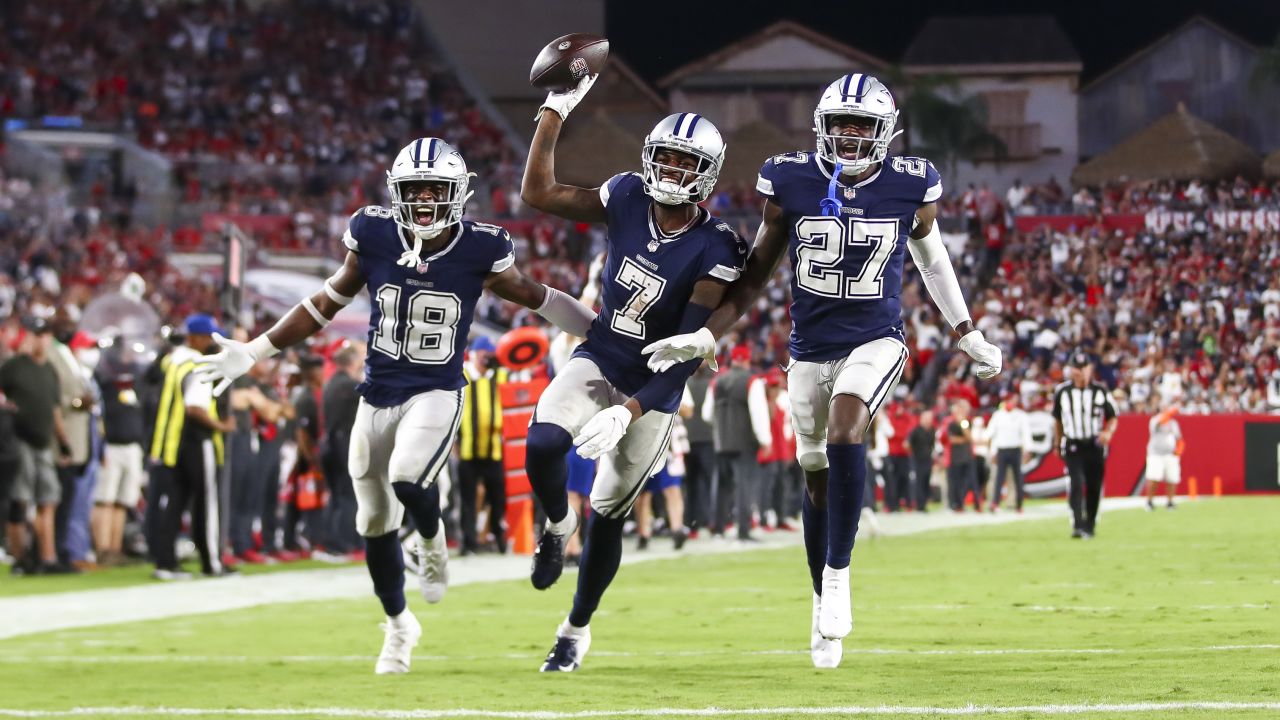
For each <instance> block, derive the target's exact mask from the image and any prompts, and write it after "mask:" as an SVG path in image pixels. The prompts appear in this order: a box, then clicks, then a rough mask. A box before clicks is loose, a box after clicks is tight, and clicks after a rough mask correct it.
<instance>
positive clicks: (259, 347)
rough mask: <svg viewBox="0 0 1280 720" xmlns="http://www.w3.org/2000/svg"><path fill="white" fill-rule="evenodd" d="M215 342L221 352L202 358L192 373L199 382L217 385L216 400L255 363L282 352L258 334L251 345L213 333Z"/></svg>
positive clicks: (265, 337) (214, 392)
mask: <svg viewBox="0 0 1280 720" xmlns="http://www.w3.org/2000/svg"><path fill="white" fill-rule="evenodd" d="M213 341H214V342H216V343H218V344H219V345H221V346H222V351H221V352H219V353H215V354H213V355H205V356H203V357H201V358H200V359H199V360H197V361H196V368H195V370H192V372H193V373H195V376H196V379H197V380H201V381H204V382H215V381H216V382H217V383H218V384H217V386H216V387H214V388H213V396H214V397H219V396H221V395H222V393H224V392H226V390H227V388H229V387H231V383H233V382H235V379H236V378H238V377H240V376H241V375H244V374H245V373H247V372H249V368H251V367H253V364H254V363H256V362H258V361H259V360H261V359H263V358H268V357H271V356H272V355H275V354H276V353H278V352H280V350H279V349H277V348H276V347H275V346H274V345H272V344H271V341H270V340H268V339H267V336H266V335H265V334H263V335H259V336H258V337H256V338H254V339H253V340H252V341H250V342H247V343H242V342H240V341H238V340H231V339H229V338H225V337H223V336H221V335H219V334H217V333H214V335H213Z"/></svg>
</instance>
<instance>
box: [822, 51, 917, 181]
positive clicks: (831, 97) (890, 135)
mask: <svg viewBox="0 0 1280 720" xmlns="http://www.w3.org/2000/svg"><path fill="white" fill-rule="evenodd" d="M838 115H854V116H859V117H867V118H871V119H873V120H874V121H875V127H874V129H873V131H872V133H871V135H870V136H869V137H853V136H847V135H832V134H831V126H830V123H831V118H833V117H835V116H838ZM897 124H898V107H897V105H895V104H894V102H893V95H892V94H891V93H890V92H889V88H887V87H885V85H884V83H882V82H880V81H879V80H877V79H876V78H874V77H871V76H870V75H863V74H862V73H854V74H852V75H845V76H844V77H842V78H840V79H839V80H836V81H835V82H833V83H831V84H830V85H828V86H827V89H826V91H825V92H823V93H822V98H821V99H820V100H818V107H817V108H816V109H815V110H814V111H813V131H814V132H815V133H817V135H818V157H821V158H822V159H823V160H826V161H827V162H829V163H831V164H832V165H833V166H835V165H838V166H839V167H840V172H841V174H843V175H857V174H858V173H860V172H862V171H864V170H866V169H867V168H869V167H871V166H872V165H874V164H876V163H878V162H884V159H885V156H886V155H888V154H889V143H891V142H893V139H894V138H895V137H897V136H898V134H899V133H901V132H902V131H901V130H898V131H897V132H895V131H894V127H895V126H896V125H897ZM849 142H853V143H856V147H855V148H853V151H854V155H855V157H843V156H841V154H840V144H841V143H849ZM846 152H848V151H846Z"/></svg>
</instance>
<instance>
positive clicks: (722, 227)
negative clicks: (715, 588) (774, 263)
mask: <svg viewBox="0 0 1280 720" xmlns="http://www.w3.org/2000/svg"><path fill="white" fill-rule="evenodd" d="M717 229H718V230H719V231H720V233H721V235H722V236H723V237H722V238H720V242H717V243H715V245H713V246H711V247H709V248H708V250H707V252H705V253H703V255H702V268H701V273H700V275H699V277H711V278H715V279H716V280H720V281H722V282H727V283H731V282H733V281H735V280H737V279H738V278H739V277H740V276H741V275H742V268H744V267H746V265H747V255H748V254H749V253H750V251H751V248H749V247H748V246H747V241H746V240H744V239H743V238H742V236H741V235H739V234H738V233H736V232H734V231H733V229H732V228H730V227H729V225H728V224H727V223H720V224H719V225H718V226H717ZM697 329H698V328H694V329H693V330H697ZM693 330H689V331H686V332H693Z"/></svg>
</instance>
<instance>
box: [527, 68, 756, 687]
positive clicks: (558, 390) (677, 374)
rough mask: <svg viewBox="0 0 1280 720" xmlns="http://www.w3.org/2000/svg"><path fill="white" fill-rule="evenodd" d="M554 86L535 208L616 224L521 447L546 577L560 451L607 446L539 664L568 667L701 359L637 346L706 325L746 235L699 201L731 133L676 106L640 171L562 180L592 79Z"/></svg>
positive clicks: (552, 576)
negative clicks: (567, 87)
mask: <svg viewBox="0 0 1280 720" xmlns="http://www.w3.org/2000/svg"><path fill="white" fill-rule="evenodd" d="M594 79H595V78H594V76H592V77H588V78H584V79H583V81H582V84H580V85H579V86H578V87H577V88H576V89H574V90H572V91H570V92H568V93H563V94H555V93H553V94H551V95H550V96H548V98H547V102H546V103H545V104H544V105H543V106H542V107H541V108H540V109H539V115H540V119H539V121H538V129H537V132H536V133H535V134H534V137H533V145H532V147H531V148H530V150H529V162H528V165H527V166H526V167H525V173H524V182H523V185H522V187H521V195H522V197H523V198H524V200H525V202H526V203H528V204H529V205H531V206H533V207H535V208H538V209H540V210H543V211H546V212H549V213H553V214H556V215H560V216H561V217H566V218H569V219H572V220H578V221H582V222H602V223H606V224H607V225H608V231H609V232H608V238H609V239H608V257H607V259H606V261H605V266H604V271H603V272H602V273H601V277H600V281H601V291H600V297H601V310H600V315H599V316H598V317H597V318H596V321H595V322H594V323H592V325H591V330H590V331H589V332H588V333H587V334H586V338H587V339H586V341H585V342H584V343H582V345H580V346H578V349H577V350H576V351H575V352H574V354H573V357H572V358H571V359H570V360H569V362H568V363H566V365H565V367H564V369H563V370H562V371H560V373H559V374H557V375H556V377H555V379H554V380H552V382H551V385H550V386H549V387H548V388H547V390H546V391H545V392H544V393H543V394H542V397H541V398H540V399H539V400H538V405H537V408H535V410H534V414H533V420H532V422H531V423H530V425H529V438H528V442H527V444H526V446H525V458H526V466H527V469H528V475H529V481H530V484H531V485H532V486H533V491H534V493H535V494H536V495H537V496H538V499H539V501H541V503H542V507H543V509H544V510H545V511H546V514H547V524H546V528H545V530H544V531H543V533H542V537H541V538H540V539H539V540H538V546H537V548H536V550H535V553H534V561H533V571H532V574H531V575H532V577H531V579H532V581H533V586H534V587H536V588H538V589H539V590H543V589H546V588H548V587H550V586H551V584H552V583H554V582H555V581H556V579H557V578H559V576H560V572H561V570H562V569H563V566H564V545H565V538H566V537H567V536H568V535H570V534H572V533H573V531H574V530H575V529H576V528H577V523H578V519H577V517H576V516H575V515H574V513H573V511H572V510H570V509H569V500H568V494H567V493H566V491H565V482H566V479H567V471H566V468H565V454H566V452H567V451H568V450H569V448H570V447H571V446H572V445H577V446H578V454H579V455H582V456H583V457H587V458H592V459H594V458H600V465H599V470H598V472H597V474H596V479H595V483H594V484H593V486H592V488H591V507H592V510H593V513H592V516H591V522H590V524H589V525H588V527H587V533H586V541H585V542H584V543H583V550H582V559H581V562H580V564H579V571H578V591H577V594H575V595H574V598H573V609H572V611H571V612H570V613H569V616H568V618H566V619H565V621H564V622H563V623H561V624H560V627H559V628H558V629H557V631H556V642H555V645H554V646H553V647H552V649H551V652H550V653H549V654H548V655H547V659H546V661H545V662H544V663H543V665H542V670H543V672H552V671H555V672H563V671H573V670H576V669H577V668H578V666H579V665H580V664H581V662H582V659H583V657H584V656H585V655H586V653H587V648H588V646H589V645H590V643H591V633H590V630H589V629H588V624H589V623H590V621H591V616H592V614H593V613H594V612H595V610H596V608H597V607H598V606H599V604H600V599H601V597H602V596H603V595H604V592H605V589H606V588H607V587H608V586H609V583H610V582H611V581H612V580H613V576H614V574H615V573H616V572H617V571H618V564H619V562H620V560H621V558H622V524H623V521H624V519H625V518H626V516H627V512H628V511H629V510H630V509H631V506H632V505H633V504H634V503H635V501H636V497H637V496H639V494H640V492H641V491H643V489H644V485H645V482H646V481H647V480H648V479H649V477H651V476H652V475H653V473H654V472H655V471H656V470H657V468H658V465H659V464H660V463H662V462H664V460H665V456H666V448H667V440H668V437H669V435H670V433H671V425H672V417H673V416H672V414H673V413H674V412H675V411H676V409H677V408H678V406H679V404H680V397H681V395H682V394H683V392H684V386H685V382H686V381H688V379H689V376H690V375H691V374H693V371H694V369H695V368H696V367H697V365H698V364H699V363H700V361H696V360H695V361H692V362H689V363H685V364H683V365H678V366H675V367H672V368H668V369H667V370H665V371H664V372H661V373H654V372H651V371H650V370H649V369H648V367H647V366H646V364H645V359H644V356H643V355H642V354H641V352H640V351H641V349H643V348H644V346H645V345H647V344H648V343H650V342H652V341H654V340H656V339H658V338H662V337H667V336H669V335H672V334H675V333H680V332H689V331H692V330H695V329H697V328H699V327H701V326H702V324H703V323H704V322H705V321H706V320H707V318H708V317H709V316H710V315H711V310H712V308H714V307H716V305H718V304H719V303H720V300H721V298H722V297H723V295H724V290H725V287H726V286H727V285H728V284H729V283H730V282H732V281H734V280H736V279H737V278H738V275H739V273H740V272H741V270H742V265H743V263H744V262H745V261H746V257H747V247H746V244H745V243H743V241H742V238H740V237H739V236H738V235H737V233H735V232H733V230H731V229H730V228H729V226H728V225H726V224H724V223H723V222H721V221H720V220H719V219H717V218H714V217H712V216H711V215H710V214H709V213H708V212H707V211H706V210H704V209H702V208H700V207H699V206H698V204H697V203H699V202H701V201H703V200H705V199H706V198H707V196H709V195H710V194H711V190H712V188H713V187H715V183H716V179H717V178H718V177H719V175H720V168H721V166H722V164H723V163H724V151H725V145H724V140H723V139H721V137H720V132H719V131H718V130H716V128H715V126H714V125H712V124H711V122H710V121H709V120H707V119H706V118H704V117H702V116H700V115H697V114H695V113H678V114H675V115H671V116H670V117H667V118H666V119H664V120H662V121H661V122H659V123H658V124H657V126H656V127H654V128H653V130H652V131H651V132H650V133H649V135H648V137H646V138H645V142H644V149H643V151H642V152H641V173H639V174H636V173H623V174H621V175H616V176H614V177H613V178H611V179H610V180H609V181H607V182H606V183H605V184H604V185H602V186H601V187H598V188H593V189H588V188H581V187H573V186H570V185H563V184H560V183H558V182H556V179H555V162H554V151H555V142H556V138H557V137H558V136H559V133H560V126H561V123H562V122H563V120H564V118H565V116H567V115H568V114H569V111H570V110H571V109H572V108H573V106H574V105H576V104H577V102H578V100H580V99H581V97H582V95H583V94H585V93H586V91H587V89H588V88H590V86H591V83H592V82H593V81H594Z"/></svg>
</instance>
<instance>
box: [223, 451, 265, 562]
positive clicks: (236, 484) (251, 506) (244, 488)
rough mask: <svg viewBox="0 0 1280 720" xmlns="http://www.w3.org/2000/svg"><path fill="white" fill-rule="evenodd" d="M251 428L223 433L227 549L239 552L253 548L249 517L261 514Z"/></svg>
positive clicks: (259, 475)
mask: <svg viewBox="0 0 1280 720" xmlns="http://www.w3.org/2000/svg"><path fill="white" fill-rule="evenodd" d="M250 432H251V430H238V431H236V432H234V433H231V434H229V435H227V436H226V438H227V461H228V462H227V464H228V465H229V466H230V470H231V472H230V481H231V519H230V525H231V552H233V553H235V554H236V555H243V554H245V553H246V552H248V551H250V550H253V549H254V547H253V521H254V520H255V519H257V517H258V516H259V515H261V514H262V486H261V474H260V473H259V472H258V471H257V470H256V468H255V467H254V465H255V461H256V460H257V453H255V452H254V451H253V445H254V442H253V441H254V438H252V437H251V436H250Z"/></svg>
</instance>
